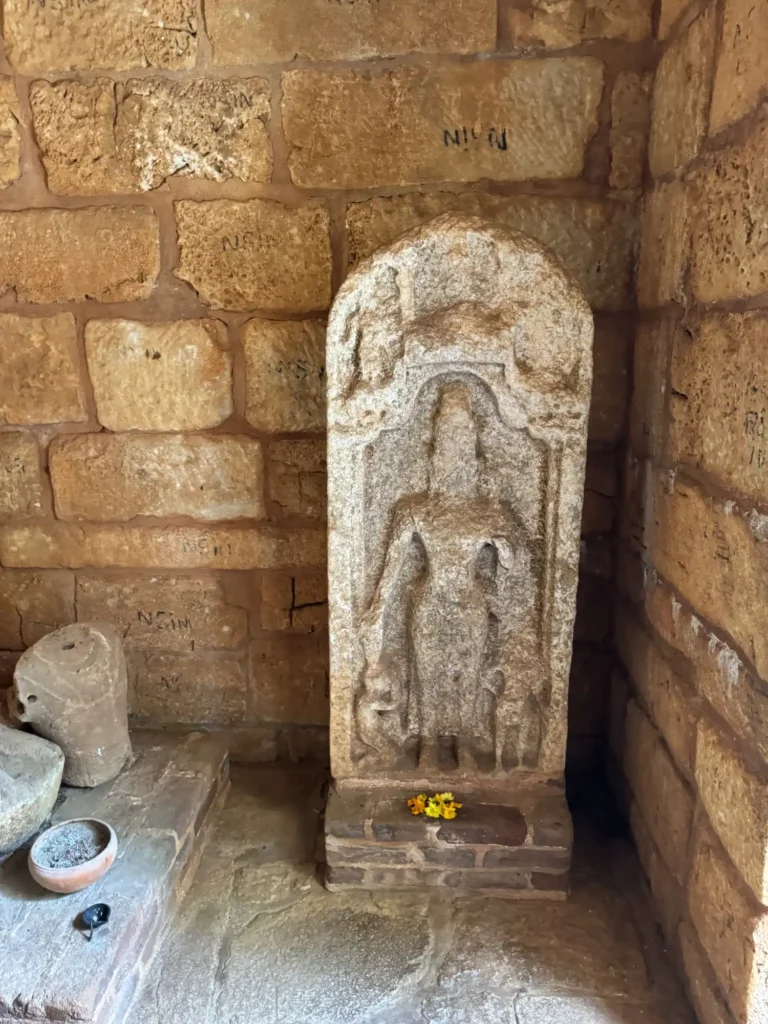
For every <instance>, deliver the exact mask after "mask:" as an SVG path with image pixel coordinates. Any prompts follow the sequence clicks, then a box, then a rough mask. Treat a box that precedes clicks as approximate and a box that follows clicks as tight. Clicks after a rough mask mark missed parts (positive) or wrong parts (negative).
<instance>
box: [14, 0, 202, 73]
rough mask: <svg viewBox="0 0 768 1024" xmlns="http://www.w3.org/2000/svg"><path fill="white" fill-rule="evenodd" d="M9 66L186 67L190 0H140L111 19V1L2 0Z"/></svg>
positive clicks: (191, 32)
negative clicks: (36, 0)
mask: <svg viewBox="0 0 768 1024" xmlns="http://www.w3.org/2000/svg"><path fill="white" fill-rule="evenodd" d="M3 13H4V24H3V34H4V38H5V52H6V54H7V56H8V59H9V60H10V62H11V64H13V66H14V67H15V68H16V69H17V70H18V71H21V72H22V73H24V74H27V73H29V72H31V71H75V70H79V69H83V70H88V69H92V68H110V69H111V70H114V71H125V70H127V69H128V68H142V67H158V68H171V69H176V68H190V67H192V66H193V65H194V63H195V56H196V54H197V17H196V7H195V3H194V0H146V2H143V3H141V4H133V5H128V6H126V7H125V10H124V11H121V16H120V17H119V18H116V17H115V12H114V7H113V5H112V3H111V0H78V2H72V0H48V3H45V2H44V3H35V4H31V3H28V2H27V0H5V3H4V7H3Z"/></svg>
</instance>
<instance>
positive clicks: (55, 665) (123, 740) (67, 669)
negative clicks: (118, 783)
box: [14, 623, 131, 787]
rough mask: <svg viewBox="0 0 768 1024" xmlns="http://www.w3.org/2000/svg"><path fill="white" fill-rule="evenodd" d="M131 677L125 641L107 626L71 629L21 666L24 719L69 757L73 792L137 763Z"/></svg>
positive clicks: (40, 645) (18, 682)
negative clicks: (130, 702) (130, 730)
mask: <svg viewBox="0 0 768 1024" xmlns="http://www.w3.org/2000/svg"><path fill="white" fill-rule="evenodd" d="M127 678H128V677H127V671H126V666H125V656H124V654H123V646H122V643H121V641H120V637H119V636H118V634H117V632H116V631H115V630H114V629H113V628H112V627H111V626H108V625H106V624H104V623H94V624H88V623H78V624H76V625H72V626H64V627H62V628H61V629H57V630H56V631H55V632H54V633H49V634H48V635H47V636H45V637H43V638H42V640H38V642H37V643H36V644H33V645H32V647H30V648H28V650H26V651H25V652H24V654H22V656H21V658H20V659H19V662H18V664H17V666H16V671H15V673H14V683H15V688H16V698H17V701H18V703H19V705H20V707H19V717H20V718H21V721H22V722H26V723H27V724H29V725H31V726H32V728H33V729H34V730H35V732H37V733H39V734H40V735H41V736H44V737H45V738H46V739H49V740H53V742H54V743H57V744H58V745H59V746H60V747H61V749H62V750H63V751H64V758H65V762H64V782H66V783H68V784H69V785H71V786H88V787H90V786H98V785H100V784H101V783H102V782H108V781H109V780H110V779H113V778H114V777H115V776H116V775H117V774H118V773H119V772H120V770H121V768H122V767H123V765H124V764H125V763H126V761H127V760H128V758H129V757H130V755H131V741H130V738H129V735H128V711H127V689H128V682H127Z"/></svg>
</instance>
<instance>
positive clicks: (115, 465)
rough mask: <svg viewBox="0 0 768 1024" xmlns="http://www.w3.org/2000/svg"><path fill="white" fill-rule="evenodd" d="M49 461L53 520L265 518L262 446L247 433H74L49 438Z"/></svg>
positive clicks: (122, 520)
mask: <svg viewBox="0 0 768 1024" xmlns="http://www.w3.org/2000/svg"><path fill="white" fill-rule="evenodd" d="M49 462H50V471H51V480H52V482H53V491H54V496H55V500H56V514H57V516H58V518H59V519H88V520H91V521H94V522H110V521H113V522H126V521H128V520H129V519H135V518H136V517H137V516H177V515H180V516H190V517H191V518H192V519H219V520H221V519H261V518H263V516H264V501H263V496H262V472H263V465H262V455H261V445H260V444H259V442H258V441H256V440H254V439H253V438H249V437H240V436H237V435H234V434H212V435H208V436H202V435H195V434H190V435H187V436H182V435H173V434H169V435H163V434H154V435H141V434H81V435H79V436H77V437H71V438H58V439H57V440H56V441H54V443H53V444H52V445H51V449H50V456H49ZM169 482H172V485H171V486H169Z"/></svg>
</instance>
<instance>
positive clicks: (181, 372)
mask: <svg viewBox="0 0 768 1024" xmlns="http://www.w3.org/2000/svg"><path fill="white" fill-rule="evenodd" d="M85 350H86V354H87V357H88V373H89V375H90V378H91V383H92V384H93V391H94V397H95V399H96V410H97V413H98V417H99V422H100V423H101V424H102V426H104V427H106V428H107V430H115V431H121V430H205V429H206V428H208V427H217V426H218V425H219V424H220V423H222V422H223V421H224V420H226V419H227V418H228V417H229V416H230V415H231V414H232V411H233V403H232V356H231V354H230V352H229V346H228V343H227V329H226V326H225V325H224V324H223V323H221V322H220V321H218V320H177V321H170V322H169V321H165V322H160V323H140V322H137V321H135V320H89V321H88V323H87V324H86V327H85Z"/></svg>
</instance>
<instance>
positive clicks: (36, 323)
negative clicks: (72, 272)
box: [0, 313, 87, 425]
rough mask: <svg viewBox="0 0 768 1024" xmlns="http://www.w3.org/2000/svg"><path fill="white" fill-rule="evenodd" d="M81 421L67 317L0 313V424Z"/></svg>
mask: <svg viewBox="0 0 768 1024" xmlns="http://www.w3.org/2000/svg"><path fill="white" fill-rule="evenodd" d="M86 418H87V417H86V409H85V389H84V386H83V380H82V373H81V370H80V365H79V355H78V348H77V328H76V325H75V318H74V317H73V316H72V314H71V313H59V314H58V315H57V316H45V317H32V316H16V315H15V314H13V313H4V314H2V315H0V423H3V424H5V423H12V424H18V425H22V424H24V425H26V424H40V423H70V422H73V423H74V422H78V423H79V422H82V421H83V420H84V419H86Z"/></svg>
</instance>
